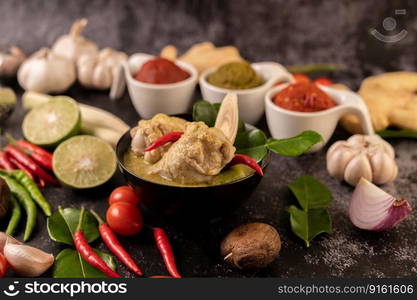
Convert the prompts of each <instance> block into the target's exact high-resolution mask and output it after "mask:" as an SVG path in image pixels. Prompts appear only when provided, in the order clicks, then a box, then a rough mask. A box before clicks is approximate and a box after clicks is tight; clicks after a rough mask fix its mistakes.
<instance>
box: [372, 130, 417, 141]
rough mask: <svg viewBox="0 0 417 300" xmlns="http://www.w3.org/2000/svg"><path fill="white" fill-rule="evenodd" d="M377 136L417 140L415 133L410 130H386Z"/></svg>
mask: <svg viewBox="0 0 417 300" xmlns="http://www.w3.org/2000/svg"><path fill="white" fill-rule="evenodd" d="M377 134H379V135H380V136H381V137H383V138H412V139H417V131H414V130H410V129H401V130H395V129H386V130H381V131H378V132H377Z"/></svg>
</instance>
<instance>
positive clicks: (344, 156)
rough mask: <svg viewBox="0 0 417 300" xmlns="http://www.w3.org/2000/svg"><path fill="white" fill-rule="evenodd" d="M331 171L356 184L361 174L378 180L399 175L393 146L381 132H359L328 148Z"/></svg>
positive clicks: (387, 180)
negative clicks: (369, 133)
mask: <svg viewBox="0 0 417 300" xmlns="http://www.w3.org/2000/svg"><path fill="white" fill-rule="evenodd" d="M326 160H327V171H328V172H329V174H330V175H331V176H333V177H336V178H337V179H339V180H345V181H346V182H347V183H349V184H350V185H353V186H356V185H357V184H358V182H359V180H360V179H361V177H363V178H365V179H367V180H369V181H371V182H374V183H376V184H385V183H388V182H391V181H393V180H394V179H395V178H396V177H397V175H398V166H397V163H396V162H395V152H394V149H393V148H392V146H391V145H390V144H389V143H387V142H386V141H384V140H383V139H382V138H381V137H380V136H378V135H361V134H355V135H353V136H351V137H350V138H349V139H348V140H346V141H338V142H336V143H334V144H333V145H332V146H331V147H330V148H329V150H328V151H327V158H326Z"/></svg>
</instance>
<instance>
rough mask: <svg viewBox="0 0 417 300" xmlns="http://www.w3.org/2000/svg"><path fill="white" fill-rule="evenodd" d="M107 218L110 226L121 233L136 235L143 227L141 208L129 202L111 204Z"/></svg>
mask: <svg viewBox="0 0 417 300" xmlns="http://www.w3.org/2000/svg"><path fill="white" fill-rule="evenodd" d="M106 220H107V224H108V225H109V226H110V228H111V229H112V230H113V231H114V232H116V233H118V234H120V235H125V236H130V235H134V234H137V233H138V232H139V231H141V230H142V228H143V219H142V214H141V212H140V210H139V208H138V207H137V206H136V205H132V204H131V203H127V202H116V203H113V204H112V205H110V207H109V208H108V209H107V213H106Z"/></svg>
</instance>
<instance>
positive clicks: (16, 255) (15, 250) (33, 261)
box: [4, 239, 54, 277]
mask: <svg viewBox="0 0 417 300" xmlns="http://www.w3.org/2000/svg"><path fill="white" fill-rule="evenodd" d="M4 256H5V257H6V259H7V262H8V263H9V265H10V266H11V267H12V268H13V270H14V271H15V272H16V273H17V274H19V275H20V276H25V277H37V276H39V275H41V274H43V273H45V271H46V270H48V269H49V268H50V267H51V266H52V264H53V263H54V256H53V255H52V254H49V253H46V252H44V251H42V250H40V249H37V248H34V247H31V246H27V245H22V244H13V243H11V242H10V241H9V239H8V240H7V241H6V245H5V246H4Z"/></svg>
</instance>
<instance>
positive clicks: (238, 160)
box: [228, 154, 264, 176]
mask: <svg viewBox="0 0 417 300" xmlns="http://www.w3.org/2000/svg"><path fill="white" fill-rule="evenodd" d="M238 164H244V165H247V166H248V167H250V168H252V169H254V170H255V172H256V173H257V174H259V175H260V176H264V172H263V171H262V168H261V166H260V165H258V163H257V162H256V161H254V160H253V159H252V158H251V157H249V156H247V155H244V154H235V156H234V157H233V158H232V160H231V161H230V162H229V164H228V166H229V167H231V166H234V165H238Z"/></svg>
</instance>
